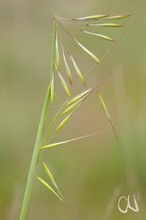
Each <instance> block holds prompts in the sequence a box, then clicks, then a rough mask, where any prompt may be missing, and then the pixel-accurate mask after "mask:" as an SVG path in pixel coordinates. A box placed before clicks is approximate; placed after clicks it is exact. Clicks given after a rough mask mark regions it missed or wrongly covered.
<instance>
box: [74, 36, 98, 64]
mask: <svg viewBox="0 0 146 220" xmlns="http://www.w3.org/2000/svg"><path fill="white" fill-rule="evenodd" d="M74 40H75V42H76V43H77V44H78V45H79V46H80V47H81V48H82V49H83V50H84V51H85V52H86V53H87V54H88V55H89V56H90V57H91V58H92V59H94V60H95V61H96V62H97V64H99V63H101V62H100V60H99V59H98V58H97V57H96V56H95V55H94V54H93V53H92V52H91V51H90V50H88V49H87V48H86V47H84V46H83V45H82V44H81V43H80V42H79V41H78V40H76V39H75V38H74Z"/></svg>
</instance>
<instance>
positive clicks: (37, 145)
mask: <svg viewBox="0 0 146 220" xmlns="http://www.w3.org/2000/svg"><path fill="white" fill-rule="evenodd" d="M55 36H56V22H55V18H53V34H52V56H51V57H52V60H51V72H50V76H51V78H52V76H53V74H54V54H55ZM49 96H50V84H49V86H48V89H47V92H46V97H45V101H44V105H43V109H42V113H41V118H40V123H39V127H38V132H37V136H36V141H35V145H34V150H33V154H32V159H31V163H30V168H29V172H28V177H27V182H26V188H25V192H24V197H23V201H22V206H21V211H20V215H19V220H25V219H26V214H27V210H28V206H29V201H30V196H31V191H32V187H33V180H34V176H35V170H36V165H37V160H38V155H39V152H40V147H41V142H42V134H43V130H44V126H45V121H46V116H47V111H48V105H49V102H50V100H49Z"/></svg>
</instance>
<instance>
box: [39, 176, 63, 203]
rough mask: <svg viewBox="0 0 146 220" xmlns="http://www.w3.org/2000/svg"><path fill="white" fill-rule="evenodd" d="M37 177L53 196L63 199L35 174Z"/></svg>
mask: <svg viewBox="0 0 146 220" xmlns="http://www.w3.org/2000/svg"><path fill="white" fill-rule="evenodd" d="M37 179H38V180H39V181H40V182H41V183H42V184H43V185H44V186H45V187H46V188H47V189H49V190H50V191H51V192H52V193H53V194H54V195H55V196H57V197H58V198H59V199H60V200H61V201H64V200H63V198H62V197H61V196H60V195H59V194H58V193H57V192H56V191H55V190H54V189H53V188H52V187H51V186H50V185H49V184H48V183H47V182H46V181H45V180H43V179H42V178H41V177H39V176H37Z"/></svg>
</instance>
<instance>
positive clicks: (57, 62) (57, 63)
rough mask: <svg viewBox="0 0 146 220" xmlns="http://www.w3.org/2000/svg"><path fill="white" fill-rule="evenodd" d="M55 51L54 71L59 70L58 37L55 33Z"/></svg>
mask: <svg viewBox="0 0 146 220" xmlns="http://www.w3.org/2000/svg"><path fill="white" fill-rule="evenodd" d="M55 49H56V70H57V71H58V70H59V66H60V56H59V46H58V35H57V32H56V42H55Z"/></svg>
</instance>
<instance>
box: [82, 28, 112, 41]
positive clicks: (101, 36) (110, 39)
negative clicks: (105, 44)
mask: <svg viewBox="0 0 146 220" xmlns="http://www.w3.org/2000/svg"><path fill="white" fill-rule="evenodd" d="M82 31H83V32H84V33H86V34H89V35H92V36H96V37H99V38H101V39H103V40H108V41H113V42H115V40H114V39H113V38H111V37H109V36H106V35H103V34H97V33H93V32H89V31H86V30H82Z"/></svg>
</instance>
